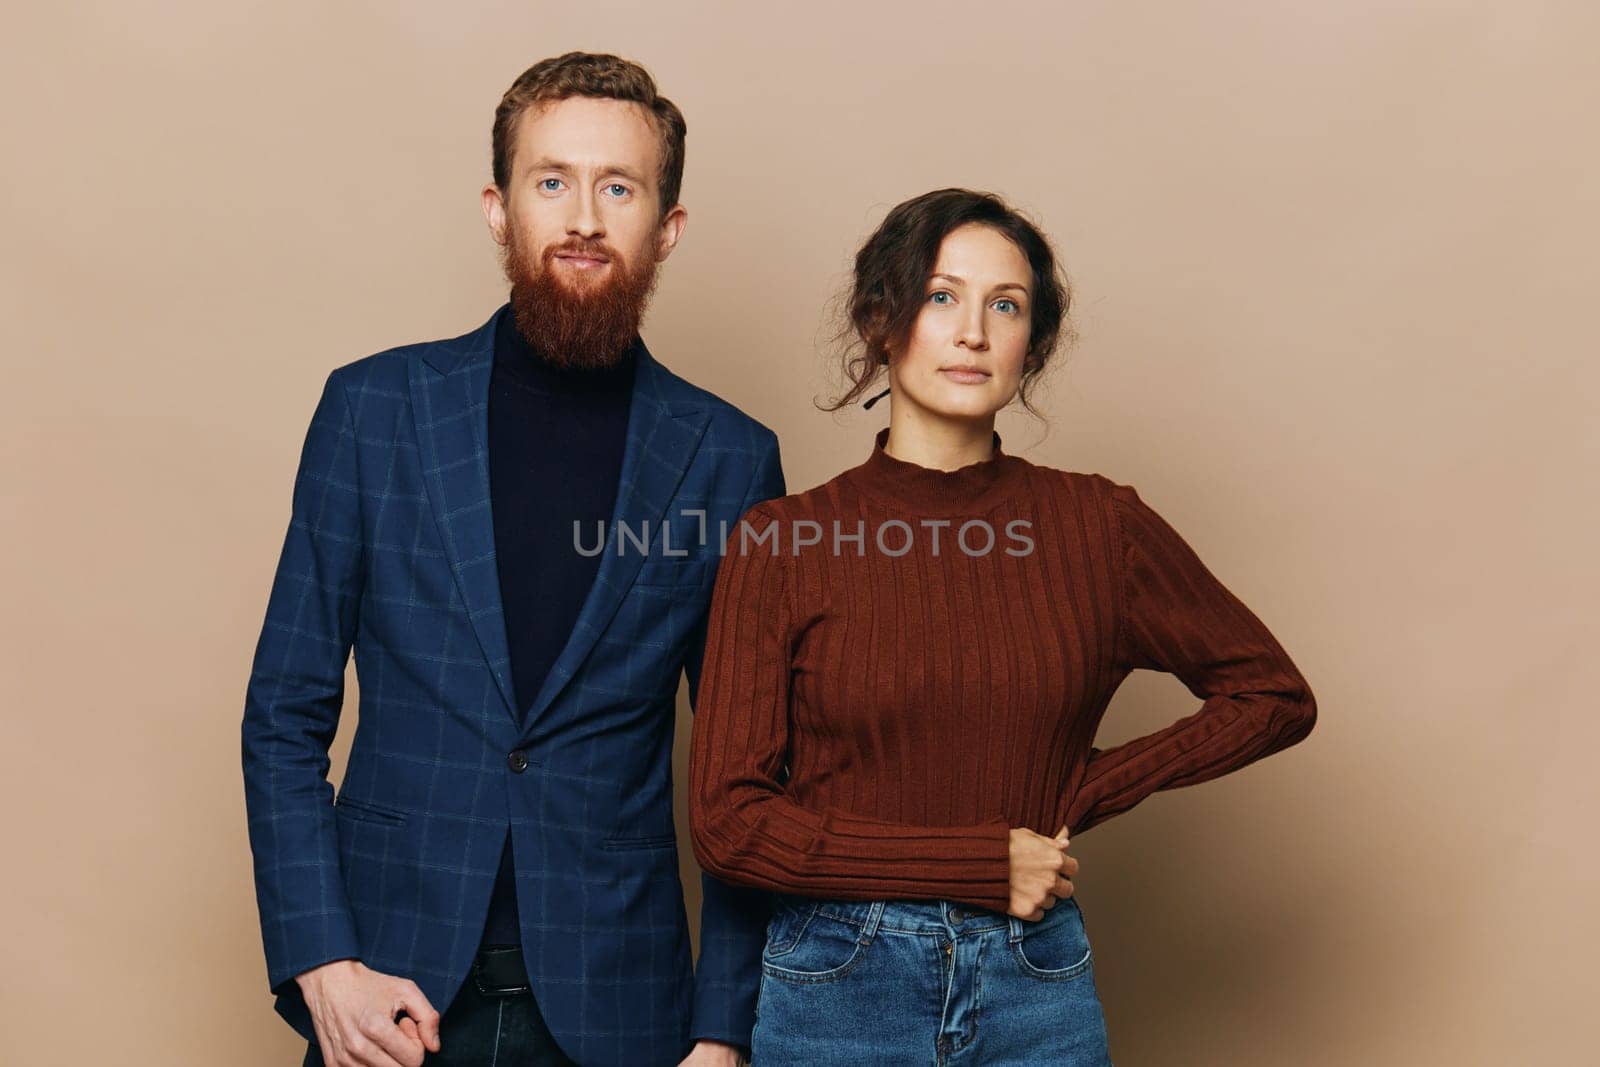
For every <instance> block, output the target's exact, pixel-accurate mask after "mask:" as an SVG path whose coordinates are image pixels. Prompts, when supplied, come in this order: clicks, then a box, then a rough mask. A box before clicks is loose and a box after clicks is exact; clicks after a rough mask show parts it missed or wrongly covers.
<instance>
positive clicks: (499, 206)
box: [482, 182, 507, 245]
mask: <svg viewBox="0 0 1600 1067" xmlns="http://www.w3.org/2000/svg"><path fill="white" fill-rule="evenodd" d="M482 197H483V220H484V221H485V222H487V223H488V224H489V235H490V236H491V237H493V238H494V243H495V244H497V245H503V244H505V243H506V225H507V221H506V200H505V196H504V195H502V194H501V192H500V187H499V186H498V185H496V184H495V183H494V182H490V183H489V184H488V185H485V186H484V187H483V194H482Z"/></svg>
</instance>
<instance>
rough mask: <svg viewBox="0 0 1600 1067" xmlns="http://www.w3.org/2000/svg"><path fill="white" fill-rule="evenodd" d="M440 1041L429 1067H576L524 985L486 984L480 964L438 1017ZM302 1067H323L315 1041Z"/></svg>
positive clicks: (430, 1059) (429, 1059)
mask: <svg viewBox="0 0 1600 1067" xmlns="http://www.w3.org/2000/svg"><path fill="white" fill-rule="evenodd" d="M439 1044H440V1046H441V1047H440V1050H439V1052H438V1054H437V1055H435V1054H433V1053H429V1054H428V1055H427V1056H426V1057H424V1060H423V1062H424V1064H425V1065H426V1067H469V1065H470V1067H497V1065H500V1067H511V1065H515V1067H523V1065H524V1064H526V1065H528V1067H577V1064H576V1063H575V1062H574V1061H573V1060H571V1059H570V1058H568V1057H567V1055H566V1054H565V1053H563V1052H562V1051H561V1048H560V1047H559V1046H558V1045H557V1044H556V1040H555V1038H554V1037H553V1036H551V1034H550V1028H549V1027H548V1026H546V1025H545V1021H544V1016H543V1015H541V1014H540V1013H539V1004H538V1002H537V1001H535V1000H534V999H533V994H532V993H531V992H529V991H528V990H527V988H526V987H515V988H507V987H497V986H495V985H493V984H490V983H487V982H482V981H480V977H479V973H478V970H477V968H474V971H473V974H471V975H468V976H467V980H466V982H465V984H463V985H462V987H461V992H460V993H458V994H457V995H456V999H455V1001H454V1002H453V1003H452V1004H451V1005H450V1008H449V1010H447V1011H446V1012H445V1013H444V1017H443V1018H441V1019H440V1020H439ZM301 1067H325V1064H324V1061H323V1059H322V1052H321V1050H320V1049H318V1048H317V1046H316V1045H315V1044H313V1045H311V1046H310V1048H308V1049H307V1050H306V1058H305V1060H304V1062H303V1063H302V1065H301Z"/></svg>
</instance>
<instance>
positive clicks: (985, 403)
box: [689, 189, 1316, 1067]
mask: <svg viewBox="0 0 1600 1067" xmlns="http://www.w3.org/2000/svg"><path fill="white" fill-rule="evenodd" d="M1068 305H1069V297H1068V292H1067V289H1066V286H1065V284H1064V283H1063V281H1062V280H1061V278H1060V275H1059V272H1058V269H1057V266H1056V261H1055V257H1054V255H1053V253H1052V252H1051V249H1050V246H1049V244H1048V242H1047V241H1046V240H1045V238H1044V237H1043V236H1042V235H1041V234H1040V233H1039V232H1038V230H1037V229H1035V227H1034V226H1033V225H1032V224H1030V223H1029V222H1028V221H1027V220H1026V219H1024V218H1022V217H1021V216H1020V215H1018V214H1017V213H1016V212H1015V211H1013V210H1012V209H1010V208H1009V207H1007V206H1006V205H1005V204H1004V203H1003V202H1002V201H1001V200H999V199H998V198H996V197H994V196H990V195H985V194H981V193H974V192H968V191H966V190H960V189H944V190H939V191H936V192H932V193H928V194H926V195H924V196H920V197H917V198H916V199H913V200H910V201H907V202H906V203H904V204H901V205H899V206H898V207H896V208H895V209H894V210H893V211H891V212H890V213H889V215H888V217H887V218H886V219H885V220H884V222H883V224H882V226H880V227H879V228H878V230H877V232H876V233H874V234H873V235H872V237H871V238H870V239H868V241H867V242H866V244H865V245H864V246H863V247H862V249H861V251H860V253H859V254H858V255H857V256H856V265H855V280H854V290H853V294H852V301H851V306H850V314H851V320H852V323H853V326H854V329H855V331H856V332H857V333H858V334H859V336H860V340H861V342H862V345H863V353H862V355H861V357H860V358H859V359H857V360H854V361H852V362H851V363H850V364H848V365H847V369H848V370H849V372H850V376H851V378H852V379H853V381H854V387H853V388H852V389H851V390H850V391H849V392H848V393H846V395H845V396H844V397H843V398H842V399H841V401H840V404H843V403H847V402H849V401H850V400H853V399H855V398H856V397H858V396H859V395H861V394H862V393H863V392H865V391H866V390H867V389H868V388H870V387H871V385H872V384H873V382H874V381H875V379H876V377H877V375H878V374H879V372H880V371H882V372H884V373H885V374H886V376H887V379H888V386H889V391H890V394H891V395H892V397H893V401H892V405H891V411H890V417H889V426H888V428H887V429H885V430H882V431H880V432H879V433H878V435H877V440H876V443H875V446H874V448H873V451H872V453H871V454H870V455H869V456H868V457H867V459H866V460H865V462H863V463H861V464H860V465H858V466H856V467H852V468H851V469H849V470H846V471H844V472H843V473H842V474H840V475H838V476H837V477H835V478H834V479H832V480H831V481H829V482H827V483H825V484H823V485H821V486H818V487H817V488H815V489H812V490H809V491H807V492H804V493H796V494H793V495H790V496H786V497H782V498H780V499H777V500H770V501H766V502H764V503H762V504H758V505H756V506H755V507H754V508H752V509H750V511H749V512H747V513H746V516H745V518H744V520H743V521H742V522H741V524H740V527H739V528H738V529H737V530H735V531H733V532H732V533H731V534H730V536H729V538H728V541H727V544H726V546H725V549H724V551H725V558H724V559H723V560H722V562H721V564H720V569H719V572H718V575H717V581H716V588H715V592H714V594H713V597H712V603H711V608H710V617H709V620H708V629H707V638H706V650H705V658H704V661H703V666H702V672H701V680H700V688H699V696H698V701H697V706H696V713H695V719H694V736H693V744H692V748H691V755H690V772H689V773H690V820H691V827H692V840H693V844H694V850H695V855H696V856H697V857H698V859H699V861H700V864H701V866H702V867H704V868H705V870H707V871H708V872H710V873H711V874H712V875H713V876H715V877H718V878H721V879H723V880H725V881H727V882H731V883H736V884H742V885H746V886H755V887H759V888H762V889H766V890H769V891H771V892H772V893H773V894H775V901H776V904H777V907H776V910H775V913H774V914H773V916H772V919H771V922H770V923H769V925H768V929H767V941H766V946H765V950H764V952H763V955H762V980H761V989H760V994H759V998H758V1003H757V1009H756V1015H757V1021H756V1028H755V1033H754V1037H753V1049H752V1062H753V1063H754V1064H756V1065H757V1067H761V1065H764V1064H773V1065H786V1064H800V1063H804V1064H808V1065H810V1064H832V1063H841V1064H843V1063H851V1064H856V1063H912V1062H936V1063H943V1062H945V1061H946V1058H951V1057H955V1056H957V1055H958V1054H960V1056H961V1059H962V1061H963V1062H972V1063H982V1064H1001V1063H1030V1064H1031V1063H1042V1062H1043V1063H1052V1064H1105V1063H1109V1062H1110V1058H1109V1055H1108V1052H1107V1044H1106V1033H1105V1022H1104V1018H1103V1015H1102V1013H1101V1009H1100V1003H1099V998H1098V995H1097V993H1096V990H1095V985H1094V977H1093V970H1092V964H1091V954H1090V949H1089V942H1088V939H1087V937H1086V935H1085V933H1084V925H1083V916H1082V912H1081V911H1080V909H1079V907H1078V904H1077V902H1076V900H1075V899H1074V898H1073V896H1072V885H1071V878H1072V876H1073V875H1074V874H1075V873H1076V871H1077V861H1076V860H1075V859H1074V858H1072V857H1071V856H1069V855H1067V853H1066V848H1067V846H1068V842H1069V837H1068V832H1069V831H1070V833H1073V834H1076V833H1079V832H1081V831H1083V830H1085V829H1087V828H1089V827H1090V826H1093V825H1094V824H1096V823H1098V822H1101V821H1103V820H1105V819H1107V818H1109V817H1111V816H1113V815H1116V814H1118V813H1120V812H1123V811H1126V810H1128V809H1129V808H1131V807H1133V806H1134V805H1135V804H1137V803H1138V802H1139V801H1140V800H1141V799H1143V798H1144V797H1146V796H1148V795H1150V794H1151V793H1153V792H1155V791H1156V790H1159V789H1171V788H1174V787H1177V786H1183V785H1191V784H1193V783H1195V782H1201V781H1205V780H1207V779H1211V778H1216V777H1218V776H1219V775H1222V774H1226V773H1228V772H1229V771H1232V770H1235V769H1237V768H1239V767H1242V766H1244V765H1245V764H1247V763H1250V762H1252V761H1254V760H1257V759H1260V758H1261V757H1263V756H1266V755H1268V754H1270V753H1272V752H1276V751H1278V750H1279V749H1282V748H1285V747H1287V746H1289V745H1292V744H1294V743H1295V742H1296V741H1299V740H1300V739H1301V738H1303V737H1305V736H1306V734H1307V733H1308V732H1309V731H1310V729H1311V727H1312V724H1313V723H1314V721H1315V718H1316V707H1315V703H1314V702H1313V699H1312V695H1311V691H1310V689H1309V688H1308V686H1307V684H1306V681H1305V679H1304V678H1303V677H1302V676H1301V674H1300V672H1299V671H1298V670H1297V669H1296V668H1295V666H1294V664H1293V663H1292V662H1291V661H1290V659H1289V656H1288V655H1287V654H1286V653H1285V652H1284V650H1283V649H1282V648H1281V647H1280V646H1279V644H1278V642H1277V641H1276V640H1275V639H1274V638H1273V636H1272V635H1271V634H1270V633H1269V632H1268V631H1267V629H1266V627H1264V626H1263V625H1262V624H1261V622H1260V621H1259V620H1258V619H1257V618H1256V616H1255V615H1253V614H1252V613H1251V612H1250V610H1249V609H1248V608H1246V607H1245V606H1244V604H1242V603H1241V602H1240V601H1239V600H1238V599H1237V598H1236V597H1234V596H1233V595H1232V594H1231V593H1230V592H1229V591H1228V590H1227V589H1226V588H1225V587H1224V586H1223V585H1222V584H1221V583H1220V582H1219V581H1218V580H1217V579H1216V578H1215V577H1214V576H1213V575H1212V574H1211V573H1210V572H1209V571H1208V570H1207V569H1206V567H1205V566H1204V565H1203V564H1202V563H1201V562H1200V560H1199V559H1198V558H1197V557H1196V556H1195V554H1194V552H1193V551H1192V550H1191V549H1190V548H1189V546H1188V545H1187V544H1185V542H1184V541H1183V540H1182V539H1181V538H1180V537H1179V535H1178V534H1177V533H1176V532H1175V531H1174V530H1173V529H1172V528H1171V527H1170V526H1169V525H1167V523H1166V522H1165V521H1163V520H1162V519H1161V518H1160V517H1159V516H1158V515H1157V514H1156V512H1155V511H1153V510H1152V509H1151V508H1150V507H1149V506H1148V505H1147V504H1145V503H1144V502H1143V500H1142V499H1141V498H1140V497H1139V495H1138V493H1137V492H1135V490H1134V489H1133V488H1131V487H1130V486H1126V485H1121V484H1118V483H1116V482H1113V481H1111V480H1110V479H1107V478H1105V477H1103V476H1101V475H1098V474H1084V473H1075V472H1071V471H1064V470H1056V469H1053V468H1050V467H1042V466H1038V465H1035V464H1033V463H1030V462H1028V461H1027V460H1025V459H1023V458H1021V457H1020V456H1014V455H1010V454H1009V453H1005V452H1003V451H1002V450H1001V447H1000V436H999V434H997V433H995V431H994V421H995V413H996V412H998V411H999V410H1000V409H1001V408H1003V407H1005V406H1006V405H1007V404H1009V403H1011V401H1012V400H1013V399H1014V398H1015V397H1017V396H1018V395H1019V394H1020V395H1021V397H1022V401H1023V403H1024V405H1026V404H1027V396H1026V393H1027V387H1028V386H1029V384H1030V383H1031V382H1032V381H1034V380H1035V379H1036V378H1037V376H1038V375H1039V373H1040V372H1041V371H1042V370H1043V369H1044V367H1045V365H1046V362H1047V360H1048V359H1049V357H1050V354H1051V352H1052V350H1053V349H1054V348H1055V345H1056V342H1057V339H1058V337H1059V335H1060V333H1061V331H1062V328H1063V318H1064V316H1065V314H1066V311H1067V308H1068ZM880 395H881V394H880ZM873 399H874V400H875V399H877V398H876V397H874V398H873ZM835 406H838V405H835ZM1030 410H1031V408H1030ZM757 535H760V536H759V537H758V536H757ZM1138 668H1145V669H1150V670H1163V671H1168V672H1170V673H1172V674H1174V675H1176V676H1177V677H1178V678H1180V679H1182V681H1183V682H1184V683H1185V684H1186V685H1187V686H1188V688H1189V689H1190V690H1191V691H1192V692H1193V693H1194V694H1195V695H1196V696H1199V697H1201V698H1202V699H1203V700H1204V703H1203V704H1202V705H1201V707H1200V708H1199V710H1198V711H1196V712H1195V713H1194V714H1192V715H1190V716H1188V717H1187V718H1184V719H1181V720H1179V721H1177V722H1175V723H1173V724H1172V725H1171V726H1169V727H1167V728H1165V729H1163V730H1160V731H1158V732H1156V733H1153V734H1150V735H1148V736H1146V737H1141V738H1139V739H1137V740H1134V741H1130V742H1128V743H1127V744H1122V745H1117V746H1115V747H1112V748H1107V749H1097V748H1094V747H1093V745H1092V742H1093V740H1094V735H1095V729H1096V727H1097V726H1098V725H1099V722H1100V719H1101V716H1102V715H1103V714H1104V712H1105V708H1106V704H1107V702H1108V701H1109V700H1110V698H1111V695H1112V693H1113V692H1115V690H1116V688H1117V686H1118V685H1119V684H1120V683H1121V682H1122V680H1123V678H1125V677H1126V676H1127V675H1128V673H1129V672H1131V671H1133V670H1135V669H1138ZM1056 828H1059V829H1056ZM1050 829H1056V833H1055V836H1053V837H1046V836H1044V834H1043V833H1042V832H1041V831H1046V830H1050Z"/></svg>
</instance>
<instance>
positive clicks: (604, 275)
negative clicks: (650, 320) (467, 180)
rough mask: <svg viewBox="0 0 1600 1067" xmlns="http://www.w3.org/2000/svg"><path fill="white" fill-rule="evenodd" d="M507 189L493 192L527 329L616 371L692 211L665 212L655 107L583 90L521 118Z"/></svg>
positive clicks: (556, 351)
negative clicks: (579, 94)
mask: <svg viewBox="0 0 1600 1067" xmlns="http://www.w3.org/2000/svg"><path fill="white" fill-rule="evenodd" d="M513 140H514V149H513V152H512V155H511V173H510V177H509V178H508V181H507V188H506V189H504V190H501V189H500V188H499V187H497V186H496V185H494V184H493V183H490V184H489V185H488V186H486V187H485V188H484V190H483V211H484V217H485V218H486V219H487V220H488V223H489V230H490V232H491V233H492V234H493V235H494V239H495V241H496V242H497V243H498V244H500V245H501V247H502V249H503V254H504V260H505V267H506V275H507V277H508V278H509V279H510V281H511V304H512V310H513V312H514V313H515V315H516V318H517V326H518V328H519V329H520V330H521V331H522V333H523V335H524V336H525V337H527V338H528V340H529V341H530V342H532V343H533V345H534V347H535V348H536V349H538V350H539V352H540V355H541V356H543V357H544V358H545V359H548V360H550V361H551V362H554V363H558V364H562V365H568V366H588V367H598V366H609V365H611V364H614V363H615V362H616V361H617V360H619V359H620V358H621V357H622V355H623V354H624V353H625V352H626V350H627V346H628V343H629V342H630V341H631V340H632V338H633V334H634V333H635V332H636V331H637V329H638V324H639V321H640V319H641V318H642V317H643V314H644V307H645V304H646V303H647V302H648V300H649V296H650V292H651V290H652V289H653V287H654V284H655V276H656V270H657V268H658V266H659V265H660V263H661V261H662V260H664V259H666V257H667V256H668V255H669V254H670V253H671V252H672V249H673V248H674V247H675V246H676V245H677V243H678V237H679V235H680V234H681V233H682V232H683V226H684V222H685V221H686V219H687V212H685V211H684V209H683V207H682V206H681V205H675V206H674V207H673V208H672V210H671V211H669V212H667V213H666V215H665V216H663V215H662V214H661V207H660V192H659V188H660V186H659V179H658V175H659V174H660V165H661V145H660V141H659V139H658V138H657V136H656V131H655V127H654V125H653V124H652V122H651V119H650V117H649V115H648V113H647V112H646V111H645V110H644V109H643V108H642V107H640V106H639V105H638V104H633V103H628V102H624V101H620V100H599V99H592V98H589V97H572V98H569V99H566V100H558V101H555V102H554V103H550V104H546V105H543V106H542V107H539V108H535V109H531V110H529V111H527V112H525V113H524V114H523V115H522V117H521V119H520V120H519V122H518V123H517V127H516V131H515V136H514V139H513Z"/></svg>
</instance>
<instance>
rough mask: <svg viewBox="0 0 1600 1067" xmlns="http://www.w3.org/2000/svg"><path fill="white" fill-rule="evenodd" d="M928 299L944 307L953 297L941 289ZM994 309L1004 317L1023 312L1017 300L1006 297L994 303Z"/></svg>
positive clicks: (931, 294)
mask: <svg viewBox="0 0 1600 1067" xmlns="http://www.w3.org/2000/svg"><path fill="white" fill-rule="evenodd" d="M928 299H929V300H931V301H933V302H934V303H935V304H938V305H939V306H940V307H944V306H946V305H947V304H949V303H950V300H951V296H950V294H949V293H948V292H946V291H945V290H943V289H939V290H936V291H934V292H933V293H930V294H929V295H928ZM994 307H995V308H996V309H997V310H998V311H999V312H1000V313H1001V314H1002V315H1015V314H1016V313H1017V312H1018V311H1021V310H1022V309H1021V308H1019V307H1018V306H1017V302H1016V301H1015V300H1007V299H1006V298H1004V297H1002V298H1000V299H999V300H996V301H995V302H994Z"/></svg>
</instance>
